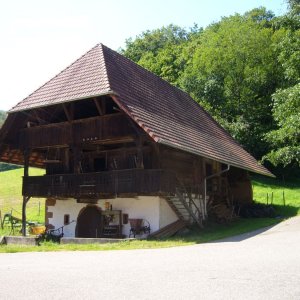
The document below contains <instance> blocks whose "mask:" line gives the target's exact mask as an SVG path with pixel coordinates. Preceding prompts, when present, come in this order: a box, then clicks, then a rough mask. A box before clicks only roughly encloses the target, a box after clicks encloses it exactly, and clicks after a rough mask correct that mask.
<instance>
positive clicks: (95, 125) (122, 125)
mask: <svg viewBox="0 0 300 300" xmlns="http://www.w3.org/2000/svg"><path fill="white" fill-rule="evenodd" d="M132 132H133V129H132V127H131V126H130V123H129V122H128V120H127V117H126V116H125V115H123V114H120V113H115V114H111V115H104V116H101V117H93V118H88V119H81V120H74V121H72V122H62V123H55V124H48V125H42V126H35V127H30V128H25V129H23V130H22V131H21V132H20V137H19V144H20V147H22V148H24V149H27V148H31V149H32V148H39V147H51V146H63V145H70V144H81V143H85V142H91V141H92V142H95V141H97V140H107V139H110V138H117V137H123V136H127V135H130V134H132Z"/></svg>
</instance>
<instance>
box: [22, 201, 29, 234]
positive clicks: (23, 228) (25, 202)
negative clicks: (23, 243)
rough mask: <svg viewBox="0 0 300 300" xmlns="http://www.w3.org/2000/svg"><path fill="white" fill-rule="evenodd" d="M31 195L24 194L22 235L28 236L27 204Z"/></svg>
mask: <svg viewBox="0 0 300 300" xmlns="http://www.w3.org/2000/svg"><path fill="white" fill-rule="evenodd" d="M29 199H30V197H27V196H23V203H22V235H23V236H26V204H27V202H28V201H29Z"/></svg>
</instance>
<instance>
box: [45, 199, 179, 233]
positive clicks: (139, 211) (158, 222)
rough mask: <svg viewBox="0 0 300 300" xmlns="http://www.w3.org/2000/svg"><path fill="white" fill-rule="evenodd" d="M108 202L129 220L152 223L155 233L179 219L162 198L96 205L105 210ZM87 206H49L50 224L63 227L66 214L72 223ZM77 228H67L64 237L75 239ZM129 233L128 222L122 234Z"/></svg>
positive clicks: (72, 203) (67, 203) (58, 203)
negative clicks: (143, 220)
mask: <svg viewBox="0 0 300 300" xmlns="http://www.w3.org/2000/svg"><path fill="white" fill-rule="evenodd" d="M107 201H108V202H109V203H110V204H111V205H112V209H113V210H121V211H122V214H128V217H129V219H145V220H147V221H148V222H149V223H150V226H151V232H155V231H157V230H158V229H160V228H162V227H164V226H166V225H168V224H170V223H172V222H174V221H176V220H177V219H178V218H177V216H176V214H175V213H174V212H173V210H172V209H171V208H170V207H169V205H168V204H167V202H166V200H165V199H163V198H161V197H154V196H139V197H135V198H115V199H109V200H98V201H97V204H96V205H97V206H98V207H100V208H101V209H102V210H104V209H105V202H107ZM87 205H88V204H86V203H77V201H76V200H75V199H69V200H57V201H56V204H55V206H48V212H52V213H53V217H52V218H49V224H52V225H53V226H54V227H55V228H59V227H61V226H63V222H64V215H65V214H68V215H69V216H70V221H73V220H74V221H76V220H77V217H78V214H79V212H80V210H81V209H82V208H84V207H85V206H87ZM145 225H147V224H145ZM75 227H76V222H73V223H71V224H69V225H67V226H65V227H64V236H65V237H75ZM129 232H130V224H129V222H128V224H123V227H122V233H123V234H124V235H126V236H128V235H129Z"/></svg>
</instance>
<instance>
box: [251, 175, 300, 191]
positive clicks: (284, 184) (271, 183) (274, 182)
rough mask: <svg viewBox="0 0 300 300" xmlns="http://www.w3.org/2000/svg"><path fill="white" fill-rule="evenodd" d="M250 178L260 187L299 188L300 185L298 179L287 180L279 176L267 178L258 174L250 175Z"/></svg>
mask: <svg viewBox="0 0 300 300" xmlns="http://www.w3.org/2000/svg"><path fill="white" fill-rule="evenodd" d="M251 180H252V181H254V182H255V185H256V186H260V187H268V188H279V189H283V188H290V189H293V188H299V186H300V179H298V178H294V179H290V180H287V181H283V180H282V179H279V178H269V177H265V176H260V175H252V176H251Z"/></svg>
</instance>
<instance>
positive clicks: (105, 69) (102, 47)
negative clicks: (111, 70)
mask: <svg viewBox="0 0 300 300" xmlns="http://www.w3.org/2000/svg"><path fill="white" fill-rule="evenodd" d="M97 46H100V47H101V54H102V57H103V62H104V72H105V76H106V81H107V82H108V87H109V90H112V89H111V84H110V80H109V76H108V72H107V62H106V57H105V54H104V49H105V48H108V47H107V46H105V45H104V44H102V43H99V44H98V45H96V47H97ZM108 49H109V50H111V51H114V50H112V49H110V48H108Z"/></svg>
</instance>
